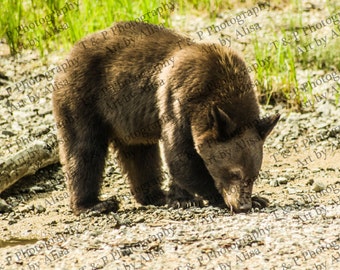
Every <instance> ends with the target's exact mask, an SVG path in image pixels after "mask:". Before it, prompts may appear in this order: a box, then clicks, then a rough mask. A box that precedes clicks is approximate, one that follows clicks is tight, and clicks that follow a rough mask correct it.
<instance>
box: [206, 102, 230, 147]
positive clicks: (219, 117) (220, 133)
mask: <svg viewBox="0 0 340 270" xmlns="http://www.w3.org/2000/svg"><path fill="white" fill-rule="evenodd" d="M208 121H209V124H210V127H211V129H212V131H213V136H214V139H216V140H220V141H223V140H226V139H227V137H228V136H229V135H230V134H231V133H232V132H233V131H234V130H235V128H236V125H235V123H234V122H233V121H232V120H231V119H230V117H229V116H228V115H227V114H226V113H225V112H224V111H222V110H221V109H220V108H219V107H218V106H217V105H214V106H213V107H212V108H211V110H210V113H209V120H208Z"/></svg>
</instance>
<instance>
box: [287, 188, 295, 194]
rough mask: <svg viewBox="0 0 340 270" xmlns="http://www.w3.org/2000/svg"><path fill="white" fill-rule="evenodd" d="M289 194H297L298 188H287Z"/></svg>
mask: <svg viewBox="0 0 340 270" xmlns="http://www.w3.org/2000/svg"><path fill="white" fill-rule="evenodd" d="M287 191H288V194H295V193H296V189H294V188H287Z"/></svg>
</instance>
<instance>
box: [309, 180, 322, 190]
mask: <svg viewBox="0 0 340 270" xmlns="http://www.w3.org/2000/svg"><path fill="white" fill-rule="evenodd" d="M325 188H326V186H325V184H323V183H321V182H316V181H315V182H314V183H313V186H312V188H311V189H312V190H313V191H315V192H320V191H322V190H324V189H325Z"/></svg>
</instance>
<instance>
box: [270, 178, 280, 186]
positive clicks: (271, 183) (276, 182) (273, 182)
mask: <svg viewBox="0 0 340 270" xmlns="http://www.w3.org/2000/svg"><path fill="white" fill-rule="evenodd" d="M269 185H270V186H271V187H277V186H279V182H278V181H277V180H276V179H275V180H271V181H270V183H269Z"/></svg>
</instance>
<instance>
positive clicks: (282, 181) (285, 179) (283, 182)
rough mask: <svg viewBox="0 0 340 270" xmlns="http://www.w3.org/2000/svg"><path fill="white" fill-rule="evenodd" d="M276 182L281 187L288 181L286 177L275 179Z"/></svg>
mask: <svg viewBox="0 0 340 270" xmlns="http://www.w3.org/2000/svg"><path fill="white" fill-rule="evenodd" d="M276 180H277V182H278V183H279V184H280V185H283V184H287V183H288V180H287V178H286V177H278V178H277V179H276Z"/></svg>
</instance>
